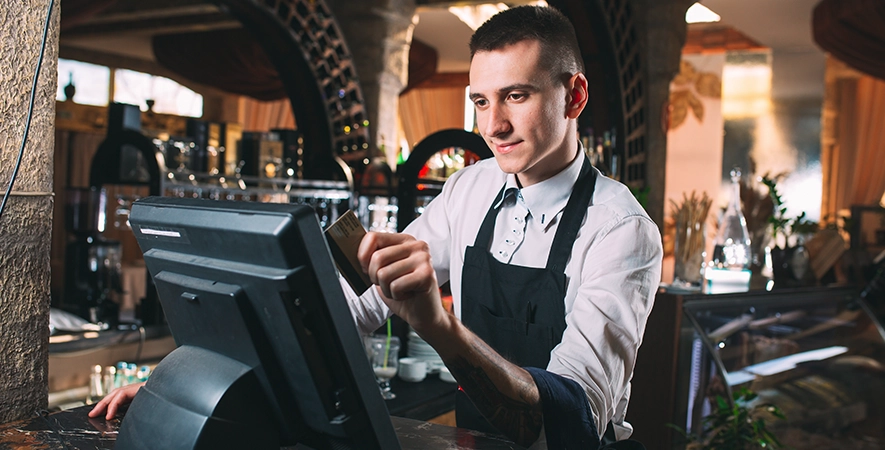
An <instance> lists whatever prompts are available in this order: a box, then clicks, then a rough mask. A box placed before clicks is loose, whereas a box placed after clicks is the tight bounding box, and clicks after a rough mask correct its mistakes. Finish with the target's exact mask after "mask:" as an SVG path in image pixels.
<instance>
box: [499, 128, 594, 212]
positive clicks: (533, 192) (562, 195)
mask: <svg viewBox="0 0 885 450" xmlns="http://www.w3.org/2000/svg"><path fill="white" fill-rule="evenodd" d="M583 163H584V149H583V147H581V144H580V143H578V154H577V156H576V157H575V159H574V160H573V161H572V162H571V163H569V165H568V166H566V168H565V169H563V170H562V171H560V172H559V173H558V174H556V175H554V176H552V177H550V178H548V179H546V180H544V181H542V182H540V183H535V184H533V185H531V186H529V187H525V188H521V189H520V187H519V184H518V183H517V182H516V175H514V174H507V178H506V181H505V182H504V192H503V193H502V195H501V196H499V197H498V198H497V199H496V200H495V204H494V207H495V208H498V207H499V206H500V205H501V203H502V202H503V201H504V198H505V197H506V196H507V193H508V192H509V191H510V190H511V188H513V189H516V190H517V191H518V192H519V194H520V195H519V196H518V197H517V198H520V197H521V200H522V201H523V203H524V204H525V206H526V208H527V209H528V210H529V213H531V215H532V217H533V218H534V220H537V221H538V223H539V224H540V225H541V226H542V227H544V228H545V229H546V228H547V227H549V226H550V224H552V223H553V220H552V219H553V217H554V216H556V214H558V213H559V212H560V211H562V210H563V209H564V208H565V205H566V204H567V203H568V199H569V196H571V194H572V189H573V188H574V186H575V182H576V181H577V180H578V175H580V174H581V166H582V164H583Z"/></svg>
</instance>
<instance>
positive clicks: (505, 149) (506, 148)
mask: <svg viewBox="0 0 885 450" xmlns="http://www.w3.org/2000/svg"><path fill="white" fill-rule="evenodd" d="M520 143H522V141H516V142H501V143H497V144H495V151H496V152H497V153H499V154H507V153H510V152H512V151H513V149H515V148H516V146H517V145H519V144H520Z"/></svg>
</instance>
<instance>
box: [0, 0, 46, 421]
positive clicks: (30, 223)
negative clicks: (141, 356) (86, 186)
mask: <svg viewBox="0 0 885 450" xmlns="http://www.w3.org/2000/svg"><path fill="white" fill-rule="evenodd" d="M48 6H49V0H28V1H21V0H0V23H3V24H5V26H3V27H0V42H2V43H3V45H2V47H0V52H2V57H0V79H2V80H3V83H2V84H0V195H2V194H5V193H6V189H7V187H8V184H9V180H10V177H11V176H12V171H13V167H14V166H15V162H16V159H17V157H18V151H19V148H20V146H21V140H22V134H23V132H24V128H25V122H26V117H27V111H28V101H29V98H30V93H31V84H32V82H33V77H34V71H35V69H36V67H37V59H38V55H39V54H40V43H41V39H42V36H43V27H44V24H45V20H46V12H47V8H48ZM58 20H59V2H58V1H56V2H55V4H54V6H53V13H52V17H51V18H50V28H49V34H48V35H47V38H46V49H45V54H44V56H43V65H42V68H41V70H40V77H39V81H38V84H37V91H36V100H35V104H34V114H33V118H32V119H31V128H30V133H29V135H28V140H27V145H26V147H25V153H24V159H23V160H22V164H21V168H20V169H19V173H18V177H17V179H16V181H15V185H14V190H13V192H14V195H13V196H11V197H10V198H9V201H8V202H7V204H6V209H5V210H4V211H3V215H2V216H0V423H5V422H8V421H11V420H15V419H21V418H24V417H29V416H33V415H34V411H35V410H38V409H42V408H46V402H47V367H48V360H49V246H50V237H51V230H52V202H53V199H52V196H51V194H50V192H51V191H52V157H53V145H54V139H55V132H54V127H55V90H56V86H57V81H56V79H57V67H58V23H59V22H58Z"/></svg>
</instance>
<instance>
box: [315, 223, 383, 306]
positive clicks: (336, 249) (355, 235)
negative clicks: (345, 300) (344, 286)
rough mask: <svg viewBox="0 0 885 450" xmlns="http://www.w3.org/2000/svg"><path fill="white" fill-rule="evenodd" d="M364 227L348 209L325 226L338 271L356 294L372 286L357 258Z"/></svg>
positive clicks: (327, 239) (364, 230)
mask: <svg viewBox="0 0 885 450" xmlns="http://www.w3.org/2000/svg"><path fill="white" fill-rule="evenodd" d="M365 235H366V229H365V228H363V224H362V223H360V220H359V219H358V218H357V217H356V214H354V213H353V211H350V210H348V211H347V212H346V213H344V214H343V215H342V216H341V217H339V218H338V220H336V221H335V223H333V224H332V225H329V227H328V228H326V241H328V242H329V250H331V251H332V258H333V259H334V260H335V265H337V266H338V271H339V272H341V275H342V276H343V277H344V279H345V280H347V283H348V284H350V287H352V288H353V290H354V292H356V293H357V294H358V295H359V294H362V293H363V292H366V290H367V289H369V287H371V286H372V282H371V280H369V276H368V275H366V274H365V272H363V269H362V267H360V262H359V259H357V251H358V250H359V247H360V241H361V240H362V239H363V236H365Z"/></svg>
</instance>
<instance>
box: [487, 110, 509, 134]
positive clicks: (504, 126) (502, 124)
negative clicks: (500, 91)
mask: <svg viewBox="0 0 885 450" xmlns="http://www.w3.org/2000/svg"><path fill="white" fill-rule="evenodd" d="M486 114H487V115H486V126H485V135H486V136H500V135H502V134H505V133H508V132H509V131H510V120H509V117H508V115H507V111H505V109H504V108H502V107H500V106H491V107H489V109H488V110H487V111H486Z"/></svg>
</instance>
